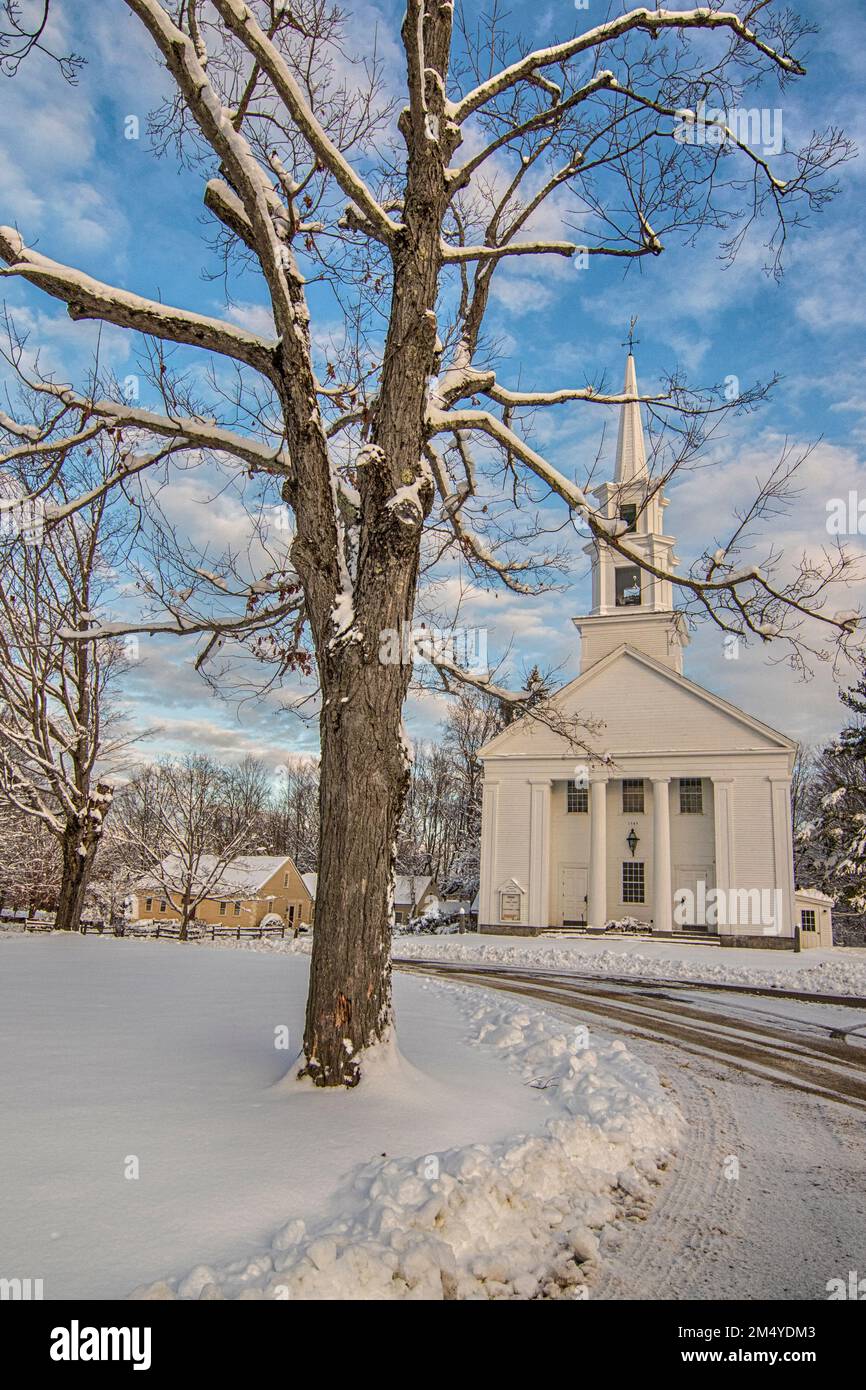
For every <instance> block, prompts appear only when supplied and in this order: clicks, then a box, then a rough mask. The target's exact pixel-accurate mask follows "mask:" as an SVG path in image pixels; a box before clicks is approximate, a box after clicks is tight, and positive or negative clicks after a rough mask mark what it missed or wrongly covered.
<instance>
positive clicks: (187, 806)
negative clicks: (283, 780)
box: [123, 753, 266, 941]
mask: <svg viewBox="0 0 866 1390" xmlns="http://www.w3.org/2000/svg"><path fill="white" fill-rule="evenodd" d="M231 782H232V775H231V773H229V772H227V771H226V769H225V768H222V767H220V766H219V764H218V763H216V762H215V761H214V760H213V759H212V758H209V757H207V756H206V755H205V754H203V753H190V754H188V755H187V756H186V757H183V758H180V759H178V760H176V761H171V760H169V759H166V760H165V761H163V762H160V763H156V764H153V765H152V766H150V767H146V768H143V769H142V770H141V771H140V772H139V773H138V774H137V775H136V776H135V777H134V778H133V779H132V780H131V782H130V783H129V785H128V786H127V787H125V788H124V793H123V800H124V810H125V812H126V814H125V816H124V825H125V827H126V838H127V843H128V846H129V852H130V854H131V855H132V856H134V857H136V858H138V859H139V860H140V862H141V864H142V866H143V871H142V881H143V882H144V883H145V884H146V886H147V887H149V888H151V887H152V888H153V889H154V890H159V891H160V892H161V894H162V895H164V897H165V898H166V900H167V901H168V902H169V903H170V904H171V906H172V908H173V910H174V911H175V912H176V913H177V915H178V918H179V920H180V938H181V940H182V941H185V940H186V939H187V937H188V934H189V924H190V922H192V921H193V920H194V918H195V914H196V909H197V908H198V906H199V904H200V903H202V902H204V900H205V899H206V898H214V897H220V896H223V895H225V896H229V894H231V896H232V897H234V898H236V897H238V896H241V897H242V896H244V895H243V894H242V893H240V891H239V889H238V884H237V880H236V879H235V878H233V879H232V880H231V882H230V881H229V879H228V878H227V875H226V870H227V869H228V866H229V865H230V864H231V862H232V860H234V859H237V858H238V857H239V856H241V855H243V854H244V852H245V851H247V852H248V851H249V850H251V849H252V848H254V847H255V845H254V841H255V836H256V832H257V830H258V828H259V826H258V821H259V817H260V814H261V812H262V809H263V807H264V804H265V797H266V788H265V786H264V785H263V784H259V786H258V792H257V795H248V796H247V798H246V800H245V803H244V806H243V810H242V811H241V807H240V804H239V802H238V801H237V800H235V801H234V802H231V803H230V802H229V801H228V798H229V796H230V795H231V791H232V787H231ZM247 790H248V792H249V790H250V788H249V787H248V788H247ZM227 806H229V809H230V810H231V812H232V814H231V815H227V814H226V809H227Z"/></svg>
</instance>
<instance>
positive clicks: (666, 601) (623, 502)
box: [574, 342, 688, 674]
mask: <svg viewBox="0 0 866 1390" xmlns="http://www.w3.org/2000/svg"><path fill="white" fill-rule="evenodd" d="M631 349H632V344H631V342H629V354H628V359H627V361H626V367H625V384H624V386H623V395H624V396H631V397H633V398H636V397H637V395H638V387H637V372H636V370H635V361H634V355H633V353H632V350H631ZM590 496H592V497H593V498H595V500H596V508H597V511H598V513H599V514H600V515H601V516H602V517H603V518H604V519H605V521H607V522H609V523H611V526H613V525H615V524H616V522H617V521H618V522H619V523H620V529H619V532H618V535H619V539H620V540H621V542H622V543H623V545H624V546H625V547H627V549H628V550H630V551H631V552H632V554H633V555H634V556H635V559H633V560H632V559H630V558H629V557H628V556H626V555H622V554H620V553H619V551H616V550H614V549H612V548H611V547H610V546H608V545H605V543H604V542H603V541H599V540H596V539H595V537H593V539H592V540H591V541H590V542H589V544H588V545H586V546H585V547H584V551H585V553H586V554H587V555H588V556H589V557H590V561H591V564H592V608H591V610H590V612H589V613H588V614H587V615H586V616H585V617H580V618H575V619H574V623H575V626H576V627H577V629H578V631H579V632H580V636H581V663H580V664H581V671H582V672H583V671H586V670H588V669H589V668H590V667H591V666H594V665H595V663H596V662H597V661H600V660H601V659H602V657H604V656H607V655H608V653H609V652H612V651H614V650H616V648H617V647H620V646H622V645H623V644H624V643H625V644H627V645H628V646H631V647H636V648H637V649H638V650H639V651H642V652H645V653H646V654H647V655H648V656H652V657H654V658H655V659H656V660H657V661H661V662H663V663H664V664H665V665H666V666H670V667H671V668H672V669H673V670H675V671H677V672H678V673H679V674H682V669H683V647H684V646H685V645H686V643H687V642H688V634H687V631H686V625H685V622H684V620H683V618H682V616H681V615H680V614H678V613H675V612H674V609H673V586H672V584H671V581H670V579H669V578H667V577H666V576H667V575H669V574H670V573H671V572H672V570H673V569H675V568H676V565H677V563H678V561H677V557H676V555H675V554H674V545H675V540H674V537H673V536H669V535H667V534H666V532H665V527H664V513H665V509H666V507H667V505H668V500H667V498H666V497H665V496H664V495H663V493H662V491H661V488H660V487H659V485H658V483H657V482H654V481H653V480H652V478H651V477H650V474H649V470H648V469H647V461H646V441H645V438H644V430H643V420H642V419H641V409H640V404H639V402H638V401H637V399H632V400H630V401H627V402H626V404H624V405H622V406H620V417H619V432H618V435H617V442H616V466H615V469H614V478H613V482H609V483H601V484H600V486H599V487H596V488H593V489H592V491H591V493H590ZM639 560H644V561H646V562H647V563H648V564H650V565H651V566H652V567H653V569H654V570H655V571H657V573H652V572H651V571H650V570H647V569H644V568H642V567H641V564H640V563H639Z"/></svg>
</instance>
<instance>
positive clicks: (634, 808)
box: [622, 777, 643, 815]
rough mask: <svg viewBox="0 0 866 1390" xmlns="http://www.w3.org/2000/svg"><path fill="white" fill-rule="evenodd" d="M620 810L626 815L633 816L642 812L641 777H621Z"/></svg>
mask: <svg viewBox="0 0 866 1390" xmlns="http://www.w3.org/2000/svg"><path fill="white" fill-rule="evenodd" d="M622 809H623V811H624V812H625V814H626V815H634V814H635V813H637V812H640V811H642V810H643V778H642V777H623V779H622Z"/></svg>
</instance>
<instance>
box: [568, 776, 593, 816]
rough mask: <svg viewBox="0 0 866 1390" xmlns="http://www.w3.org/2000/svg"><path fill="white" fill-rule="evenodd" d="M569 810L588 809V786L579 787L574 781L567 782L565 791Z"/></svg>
mask: <svg viewBox="0 0 866 1390" xmlns="http://www.w3.org/2000/svg"><path fill="white" fill-rule="evenodd" d="M566 796H567V802H568V810H569V811H588V810H589V788H588V787H579V786H578V785H577V783H576V782H569V784H568V791H567V793H566Z"/></svg>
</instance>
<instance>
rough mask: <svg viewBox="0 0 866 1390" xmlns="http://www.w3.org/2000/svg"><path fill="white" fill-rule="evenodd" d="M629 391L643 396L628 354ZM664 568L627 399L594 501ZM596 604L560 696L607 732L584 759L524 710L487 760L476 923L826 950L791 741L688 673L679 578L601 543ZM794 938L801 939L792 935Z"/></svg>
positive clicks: (661, 515) (669, 543)
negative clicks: (633, 928) (803, 874)
mask: <svg viewBox="0 0 866 1390" xmlns="http://www.w3.org/2000/svg"><path fill="white" fill-rule="evenodd" d="M624 394H626V395H631V396H636V395H637V377H636V372H635V363H634V357H633V356H632V355H631V354H630V355H629V357H628V362H627V365H626V374H625V386H624ZM592 495H593V496H594V497H595V498H596V499H597V505H598V507H599V510H600V511H601V512H602V513H603V515H604V516H606V517H607V518H609V519H611V520H616V519H617V518H620V519H622V520H623V521H625V522H626V523H627V524H628V527H629V530H630V536H629V539H630V543H631V548H632V549H633V550H635V551H636V552H639V553H640V554H641V555H643V556H645V557H646V558H647V559H648V560H649V562H650V563H651V564H652V565H653V566H654V567H655V568H656V569H657V570H661V571H663V572H666V573H671V572H672V570H673V568H674V567H675V566H676V564H677V558H676V556H675V555H674V553H673V551H674V545H675V540H674V537H673V536H671V535H669V534H668V532H667V529H666V526H665V509H666V507H667V505H668V504H667V499H666V498H665V497H664V496H663V495H662V494H661V492H660V491H659V490H657V486H656V487H654V485H653V484H652V483H651V480H650V476H649V473H648V470H647V461H646V445H645V440H644V432H643V423H642V420H641V410H640V405H639V404H638V403H637V402H636V401H635V402H631V403H629V404H626V405H624V406H622V407H620V421H619V433H618V438H617V449H616V469H615V475H614V480H613V482H609V483H602V484H601V486H599V487H597V488H595V489H594V490H593V494H592ZM586 553H587V554H588V555H589V557H590V559H591V563H592V610H591V612H590V613H589V614H587V615H586V616H585V617H579V618H575V619H574V623H575V626H576V627H577V628H578V631H579V632H580V639H581V645H580V675H579V676H578V677H577V678H576V679H575V680H573V681H572V682H571V683H570V684H569V685H566V686H565V687H564V688H563V689H562V690H560V691H559V692H558V693H557V694H556V695H555V696H554V704H555V706H556V707H557V709H558V711H559V712H560V713H561V714H562V715H563V716H565V717H566V718H567V719H571V718H575V717H577V718H579V719H581V720H583V719H588V720H591V721H595V722H596V726H597V732H596V733H594V734H590V735H587V734H585V733H584V734H582V735H581V738H582V741H583V743H584V744H585V745H586V747H587V748H588V749H589V753H583V754H577V755H576V754H575V751H574V745H573V744H570V743H569V742H568V740H567V739H566V738H565V737H564V736H562V735H561V734H559V733H557V732H556V731H555V730H554V729H552V728H550V727H549V726H548V725H546V724H544V723H542V722H540V721H538V720H534V719H532V718H531V717H523V718H521V719H519V720H517V721H516V722H515V723H514V724H512V725H510V726H509V727H508V728H507V729H505V730H504V731H503V732H502V733H500V734H498V735H497V736H496V737H495V738H493V739H492V740H491V741H490V742H489V743H488V744H487V745H486V746H485V748H483V749H482V751H481V758H482V761H483V764H484V799H483V812H482V840H481V886H480V893H479V900H478V924H479V929H480V930H481V931H486V932H497V933H508V932H514V933H523V934H527V933H535V932H538V931H541V930H545V929H550V928H563V927H566V928H567V927H569V926H571V927H581V926H583V927H586V928H595V929H604V928H605V927H606V926H608V924H611V923H620V922H623V921H624V920H625V919H634V920H635V921H636V922H637V923H639V924H641V927H645V928H646V929H651V930H652V932H653V933H654V934H655V933H672V932H673V933H676V932H678V931H685V932H688V933H689V934H690V935H691V933H693V932H694V931H696V930H697V931H701V932H703V931H706V932H708V933H709V934H714V935H715V934H717V937H718V940H719V944H730V945H733V944H734V943H736V944H738V945H777V946H780V947H781V946H792V945H793V944H794V939H795V927H800V928H801V939H802V944H803V945H817V944H819V943H820V944H822V945H823V944H831V943H832V936H830V931H831V927H830V911H829V900H828V899H826V898H823V897H822V895H820V894H814V893H803V894H800V893H796V894H795V888H794V869H793V843H792V827H791V773H792V769H793V765H794V757H795V753H796V745H795V743H794V742H793V741H792V740H791V739H790V738H787V737H786V736H785V735H784V734H781V733H779V732H777V730H775V729H771V728H770V727H769V726H768V725H766V724H763V723H762V722H761V721H760V720H758V719H754V718H753V717H752V716H751V715H749V714H746V713H745V712H744V711H743V710H741V709H737V708H736V706H734V705H732V704H730V703H729V702H728V701H727V700H723V699H721V698H720V697H719V696H718V695H714V694H712V693H711V692H710V691H709V690H705V689H703V688H702V687H701V686H699V685H696V684H695V683H694V682H693V681H690V680H688V679H687V678H686V677H685V676H684V675H683V649H684V647H685V646H686V644H687V642H688V635H687V632H686V625H685V623H684V621H683V619H682V617H681V616H680V615H679V614H677V613H676V612H675V611H674V608H673V592H672V588H673V586H672V584H671V581H670V579H665V578H659V577H658V576H656V575H652V574H650V573H649V572H648V571H646V570H643V569H641V568H640V566H638V565H636V564H632V563H630V562H629V561H628V560H627V559H625V558H624V557H622V556H621V555H619V554H618V553H617V552H615V551H613V550H611V549H610V548H609V547H607V546H605V545H604V543H603V542H601V543H599V542H596V541H595V540H591V541H590V543H589V544H588V545H587V546H586ZM797 935H798V936H800V934H799V933H798V934H797Z"/></svg>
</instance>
